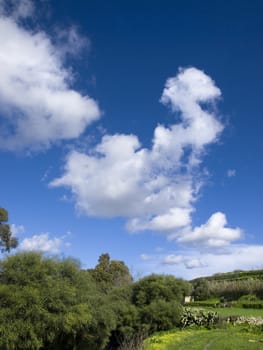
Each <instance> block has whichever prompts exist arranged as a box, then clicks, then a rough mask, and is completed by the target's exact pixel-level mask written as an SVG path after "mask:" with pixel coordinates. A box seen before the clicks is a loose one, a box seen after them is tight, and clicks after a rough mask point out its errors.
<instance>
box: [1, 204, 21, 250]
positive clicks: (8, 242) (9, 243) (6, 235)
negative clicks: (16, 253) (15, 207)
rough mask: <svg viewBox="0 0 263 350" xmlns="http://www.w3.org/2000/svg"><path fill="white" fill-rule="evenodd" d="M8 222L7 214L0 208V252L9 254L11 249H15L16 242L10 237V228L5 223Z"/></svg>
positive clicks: (15, 239)
mask: <svg viewBox="0 0 263 350" xmlns="http://www.w3.org/2000/svg"><path fill="white" fill-rule="evenodd" d="M7 221H8V212H7V210H6V209H4V208H0V250H1V252H2V253H3V252H10V250H11V249H13V248H16V247H17V245H18V240H17V238H16V237H12V232H11V229H10V226H9V225H8V224H6V223H5V222H7Z"/></svg>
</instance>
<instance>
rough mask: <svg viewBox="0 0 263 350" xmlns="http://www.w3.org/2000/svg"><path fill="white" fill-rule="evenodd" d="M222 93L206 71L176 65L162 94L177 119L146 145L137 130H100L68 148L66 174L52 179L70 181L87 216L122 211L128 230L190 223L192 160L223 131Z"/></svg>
mask: <svg viewBox="0 0 263 350" xmlns="http://www.w3.org/2000/svg"><path fill="white" fill-rule="evenodd" d="M220 94H221V93H220V90H219V89H218V88H217V87H216V86H215V84H214V82H213V81H212V79H211V78H210V77H208V76H207V75H206V74H205V73H204V72H202V71H200V70H198V69H196V68H188V69H184V70H183V69H181V70H180V71H179V74H178V75H177V76H176V77H174V78H170V79H168V80H167V82H166V86H165V89H164V91H163V94H162V98H161V101H162V102H163V103H164V104H165V105H171V107H172V110H178V111H180V112H181V122H180V123H177V124H174V125H172V126H170V127H165V126H163V125H159V126H157V127H156V129H155V131H154V137H153V144H152V147H151V148H149V149H147V148H143V147H142V145H141V144H140V142H139V140H138V138H137V136H135V135H123V134H115V135H105V136H104V137H103V138H102V141H101V143H100V144H98V145H97V146H96V147H95V148H94V149H93V150H90V152H89V153H88V154H85V153H81V152H78V151H73V152H71V153H70V154H68V156H67V159H66V164H65V169H64V174H63V175H62V176H61V177H59V178H57V179H55V180H53V181H52V182H51V183H50V186H52V187H58V186H66V187H68V188H70V189H71V191H72V193H73V195H74V198H75V201H76V206H77V208H78V210H80V211H81V212H83V213H84V214H86V215H90V216H103V217H116V216H123V217H126V218H127V228H128V229H129V230H130V231H142V230H157V231H162V232H168V233H170V232H172V231H178V230H179V229H180V230H181V229H182V228H184V227H189V226H190V224H191V213H192V211H193V210H194V208H193V203H194V201H195V200H196V198H197V194H198V191H199V189H200V186H201V184H202V182H201V181H200V176H199V175H200V174H198V172H197V165H198V164H200V163H201V161H202V155H203V150H204V148H205V146H206V145H208V144H210V143H212V142H216V141H217V138H218V135H219V134H220V132H221V131H222V130H223V125H222V124H221V122H220V121H219V120H218V117H217V115H216V114H215V112H213V110H212V102H214V101H215V99H216V98H218V97H219V96H220ZM200 102H202V103H206V106H207V107H208V105H209V107H210V108H209V110H208V108H207V110H204V109H203V108H201V106H200ZM195 174H197V176H196V175H195Z"/></svg>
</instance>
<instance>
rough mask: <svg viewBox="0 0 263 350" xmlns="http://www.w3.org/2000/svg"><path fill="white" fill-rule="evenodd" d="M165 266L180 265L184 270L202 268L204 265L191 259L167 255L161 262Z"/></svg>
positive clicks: (198, 260) (195, 259) (197, 260)
mask: <svg viewBox="0 0 263 350" xmlns="http://www.w3.org/2000/svg"><path fill="white" fill-rule="evenodd" d="M162 263H163V264H166V265H180V264H183V265H184V266H185V268H186V269H195V268H197V267H203V266H204V264H203V263H202V261H201V260H200V259H197V258H192V257H189V256H183V255H175V254H169V255H166V256H165V257H164V259H163V261H162Z"/></svg>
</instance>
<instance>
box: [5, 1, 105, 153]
mask: <svg viewBox="0 0 263 350" xmlns="http://www.w3.org/2000/svg"><path fill="white" fill-rule="evenodd" d="M6 4H7V1H3V0H2V1H1V3H0V8H1V11H0V13H1V15H0V46H1V54H0V120H1V129H0V148H2V149H8V150H17V149H25V148H30V149H39V148H43V147H48V146H50V145H51V144H52V143H54V142H56V141H58V140H62V139H71V138H77V137H79V136H80V135H81V133H83V131H84V130H85V129H86V127H87V126H88V125H89V124H90V123H91V122H93V121H94V120H96V119H98V118H99V116H100V110H99V107H98V104H97V102H96V101H95V100H93V99H92V98H90V97H89V96H87V95H82V94H80V93H79V92H78V91H76V90H74V89H72V88H71V83H72V79H73V76H72V72H71V70H70V68H68V69H67V68H66V67H65V65H64V60H63V56H64V55H66V54H68V53H70V52H74V51H75V50H74V47H75V49H76V50H80V46H79V43H81V45H84V41H83V40H82V38H80V40H79V41H78V40H77V37H78V32H77V31H76V30H75V29H74V28H73V29H72V28H71V29H69V34H70V35H68V38H69V40H68V45H69V47H66V46H65V45H64V46H63V49H62V46H61V45H58V47H56V46H55V45H54V44H53V43H52V41H51V39H50V37H49V36H48V35H47V34H46V33H44V32H43V31H33V30H30V29H28V27H27V28H25V27H23V26H22V24H21V21H20V18H21V17H25V16H28V15H31V14H32V11H33V6H32V3H31V2H30V1H25V0H24V1H23V0H21V1H11V2H10V4H11V5H10V4H9V6H7V5H6ZM7 9H9V11H7ZM10 9H11V10H10ZM12 9H13V10H12Z"/></svg>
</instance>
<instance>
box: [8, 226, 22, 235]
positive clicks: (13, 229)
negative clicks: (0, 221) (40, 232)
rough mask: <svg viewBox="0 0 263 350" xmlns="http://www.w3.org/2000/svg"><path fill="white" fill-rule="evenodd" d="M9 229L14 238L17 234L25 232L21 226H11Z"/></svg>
mask: <svg viewBox="0 0 263 350" xmlns="http://www.w3.org/2000/svg"><path fill="white" fill-rule="evenodd" d="M10 228H11V232H12V234H13V235H14V236H17V235H18V234H19V233H24V232H25V227H24V226H23V225H16V224H11V225H10Z"/></svg>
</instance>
